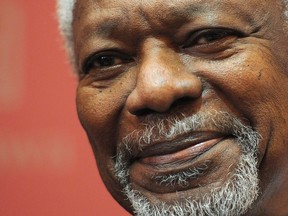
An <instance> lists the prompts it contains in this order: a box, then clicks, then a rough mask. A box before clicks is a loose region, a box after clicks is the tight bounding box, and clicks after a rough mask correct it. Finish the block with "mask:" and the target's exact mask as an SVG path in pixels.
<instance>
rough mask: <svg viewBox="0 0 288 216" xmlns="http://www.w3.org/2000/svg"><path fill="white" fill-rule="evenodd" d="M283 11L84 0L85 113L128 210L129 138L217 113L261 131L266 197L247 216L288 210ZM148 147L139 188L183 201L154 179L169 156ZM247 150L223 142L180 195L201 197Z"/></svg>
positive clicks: (224, 0) (79, 32)
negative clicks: (124, 163) (120, 157)
mask: <svg viewBox="0 0 288 216" xmlns="http://www.w3.org/2000/svg"><path fill="white" fill-rule="evenodd" d="M282 13H283V8H282V6H281V4H280V1H276V3H275V0H266V1H263V0H261V1H260V0H251V1H244V0H237V1H236V0H215V1H208V0H172V1H156V0H149V1H148V0H147V1H146V0H145V1H143V0H142V1H140V0H124V1H112V0H111V1H109V0H102V1H100V0H78V2H77V4H76V9H75V11H74V22H73V32H74V45H75V56H76V65H77V68H78V72H79V85H78V89H77V109H78V114H79V119H80V121H81V123H82V125H83V127H84V129H85V130H86V132H87V134H88V137H89V140H90V142H91V145H92V147H93V150H94V153H95V157H96V160H97V164H98V168H99V171H100V174H101V176H102V178H103V181H104V183H105V184H106V186H107V188H108V190H109V191H110V193H111V194H112V195H113V196H114V198H115V199H116V200H117V201H118V202H119V203H120V204H121V205H122V206H123V207H124V208H126V209H127V210H128V211H130V212H132V209H131V207H130V204H129V202H128V201H127V200H126V199H125V197H124V195H123V194H122V193H121V189H122V188H121V186H120V185H119V183H118V181H117V180H116V178H115V176H114V172H113V166H114V163H115V161H114V159H113V156H115V154H116V152H117V151H119V149H120V148H121V146H119V143H120V141H121V140H122V139H123V138H124V137H125V136H126V135H127V134H129V133H131V132H132V131H134V130H136V129H143V124H142V123H143V122H145V118H146V117H151V116H152V117H154V118H156V119H157V118H166V117H169V116H171V115H174V114H175V113H185V115H186V116H192V115H193V114H195V113H197V112H209V111H211V110H216V111H225V112H228V113H231V114H233V115H235V116H237V117H238V118H240V119H241V120H242V121H243V123H244V124H246V125H250V126H252V127H253V128H254V129H255V130H257V131H258V132H259V133H260V134H261V136H262V139H261V142H260V144H259V149H258V169H259V178H260V188H261V194H260V196H259V198H258V199H257V201H256V202H255V203H254V204H253V206H252V207H251V209H250V210H249V212H248V213H247V214H246V215H253V216H255V215H261V216H264V215H267V216H268V215H270V216H271V215H288V206H287V203H288V166H287V164H288V156H287V155H288V143H287V140H288V139H287V129H288V125H287V119H288V112H287V105H288V97H287V95H288V85H287V83H288V72H287V69H286V68H287V66H288V65H287V62H288V61H287V59H288V52H287V50H286V47H288V42H287V41H288V38H287V36H286V35H285V33H286V32H284V26H285V20H284V19H283V17H282V16H281V15H282ZM286 25H287V24H286ZM198 135H199V136H200V137H202V138H203V137H205V136H207V139H206V141H207V142H208V141H211V140H212V141H211V142H213V140H214V139H216V138H221V136H220V137H217V136H215V132H211V131H202V132H198ZM222 138H223V137H222ZM164 141H165V140H163V142H164ZM147 154H148V153H147ZM147 154H146V155H145V151H144V153H143V154H142V156H141V157H140V158H138V159H137V160H133V161H129V163H130V166H129V172H130V176H131V177H130V181H131V183H132V187H133V188H134V189H137V190H139V191H141V192H142V193H144V194H145V195H146V196H147V197H148V199H150V200H152V201H155V202H158V201H161V200H165V201H167V202H170V201H177V200H178V199H179V197H178V195H179V193H178V195H176V192H175V191H176V190H175V188H174V189H173V188H172V189H171V188H168V187H166V186H162V187H159V186H157V185H155V184H153V181H152V180H151V176H153V174H154V173H155V172H156V171H155V167H153V164H157V163H159V164H161V163H162V162H163V157H159V156H157V155H156V156H155V155H154V156H155V157H153V158H152V159H153V160H152V159H151V157H150V158H149V157H148V156H147ZM240 154H241V149H240V148H239V146H238V145H237V143H235V141H234V140H226V139H223V141H221V142H219V143H218V144H217V145H216V146H215V148H214V147H213V148H212V149H211V150H209V152H208V154H205V155H200V157H199V158H200V159H199V161H200V162H201V161H204V160H207V159H208V158H209V159H210V160H211V161H212V162H213V164H214V165H215V166H214V168H213V169H212V168H211V170H213V172H209V171H208V172H207V173H205V174H204V175H203V176H202V177H201V179H200V180H199V181H201V182H197V181H198V180H195V182H193V183H191V184H192V185H194V186H195V185H199V184H200V183H201V185H204V186H203V187H202V188H201V187H199V188H196V189H195V188H194V189H191V188H187V189H185V190H183V191H181V192H180V194H181V196H182V197H183V196H184V197H185V196H192V194H194V195H193V196H200V197H201V196H203V194H205V192H207V191H208V189H209V188H211V187H216V186H221V185H222V184H224V183H225V182H226V181H227V179H228V178H229V175H227V170H229V171H230V172H233V170H234V168H235V166H236V164H237V162H238V160H239V156H240ZM140 155H141V154H140ZM148 155H149V154H148ZM164 155H165V154H164ZM179 155H180V156H179V161H176V166H175V167H173V166H172V168H171V170H172V171H174V172H175V171H177V169H179V168H178V166H179V164H180V162H181V160H182V159H181V157H182V156H181V154H179ZM166 156H167V157H165V158H164V159H165V160H166V161H169V160H172V159H169V155H168V154H167V155H166ZM147 158H148V159H147ZM161 160H162V162H161ZM141 161H142V162H143V161H146V162H147V163H146V164H144V165H143V163H141ZM151 161H153V163H152V162H151ZM196 163H197V161H193V162H192V165H193V164H196ZM231 163H232V166H231ZM147 164H148V165H149V166H147ZM215 167H216V168H215ZM172 171H171V172H172ZM163 172H168V173H169V172H170V171H167V170H164V171H163ZM143 173H145V175H144V174H143ZM151 181H152V182H151ZM195 194H196V195H195ZM178 201H179V200H178ZM180 201H181V200H180Z"/></svg>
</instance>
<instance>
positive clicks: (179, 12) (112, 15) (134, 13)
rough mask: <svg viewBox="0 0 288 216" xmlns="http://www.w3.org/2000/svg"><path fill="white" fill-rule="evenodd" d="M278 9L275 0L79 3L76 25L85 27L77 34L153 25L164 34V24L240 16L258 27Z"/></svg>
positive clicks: (97, 0) (104, 0) (91, 0)
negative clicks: (89, 30) (88, 30)
mask: <svg viewBox="0 0 288 216" xmlns="http://www.w3.org/2000/svg"><path fill="white" fill-rule="evenodd" d="M275 8H276V7H275V1H274V0H273V2H272V1H271V0H266V1H265V0H249V1H246V0H169V1H167V0H121V1H117V0H78V1H77V3H76V7H75V11H74V16H75V17H74V23H75V22H76V23H78V26H79V25H80V26H82V27H81V28H80V29H79V28H78V29H77V31H79V30H81V31H83V32H86V30H87V28H89V29H91V30H93V32H99V33H104V34H105V33H107V31H106V30H107V29H113V28H121V27H120V26H125V25H126V26H128V27H129V28H132V26H133V27H137V28H142V29H145V28H146V27H147V28H150V27H151V26H152V27H154V28H158V29H159V31H161V30H162V29H161V27H163V25H164V24H165V25H166V26H171V27H172V26H173V27H174V28H175V27H178V26H177V25H176V24H180V25H181V24H182V23H185V22H186V21H187V20H189V21H191V20H195V23H197V21H201V19H202V20H203V17H205V22H206V23H209V22H210V21H211V22H213V21H215V20H218V21H220V20H221V21H223V22H229V23H233V22H234V20H235V17H237V19H238V18H239V19H238V20H243V22H247V23H249V24H251V26H255V27H257V26H259V23H261V22H264V21H265V20H266V19H267V17H268V16H271V14H274V13H275ZM273 11H274V12H273ZM278 14H279V13H278ZM232 15H233V16H232ZM229 17H231V18H230V19H229ZM222 24H225V23H222ZM166 29H167V28H166ZM87 33H88V32H87Z"/></svg>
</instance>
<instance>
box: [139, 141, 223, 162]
mask: <svg viewBox="0 0 288 216" xmlns="http://www.w3.org/2000/svg"><path fill="white" fill-rule="evenodd" d="M222 139H223V138H216V139H211V140H207V141H205V142H202V143H199V144H196V145H193V146H191V147H189V148H186V149H183V150H181V151H178V152H174V153H171V154H166V155H156V156H151V157H145V158H142V159H141V162H142V163H144V164H147V165H164V164H170V163H175V162H177V161H184V160H185V159H190V160H191V159H193V158H195V157H197V156H199V155H201V154H203V153H204V152H206V151H208V150H209V149H210V148H212V147H213V146H214V145H216V144H217V143H219V142H220V141H221V140H222Z"/></svg>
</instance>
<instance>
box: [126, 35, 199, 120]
mask: <svg viewBox="0 0 288 216" xmlns="http://www.w3.org/2000/svg"><path fill="white" fill-rule="evenodd" d="M142 49H143V51H142V56H143V57H142V61H141V62H140V64H139V69H138V73H137V80H136V86H135V88H134V89H133V91H132V92H131V94H130V95H129V96H128V98H127V101H126V105H127V109H128V111H129V112H130V113H131V114H133V115H138V114H140V113H143V111H147V110H149V111H150V112H151V111H153V112H166V111H168V110H169V109H170V107H171V105H172V104H173V103H175V102H176V101H177V100H179V99H181V98H187V97H188V98H194V99H195V98H198V97H200V96H201V94H202V83H201V81H200V79H199V78H198V77H197V76H195V74H193V73H191V72H190V73H189V72H188V71H187V69H186V67H185V66H184V64H183V63H182V62H181V60H180V57H179V54H178V53H176V52H175V51H174V50H173V49H172V48H169V47H168V46H167V45H165V43H164V42H160V41H153V40H152V41H151V40H150V41H147V42H146V43H144V45H143V47H142Z"/></svg>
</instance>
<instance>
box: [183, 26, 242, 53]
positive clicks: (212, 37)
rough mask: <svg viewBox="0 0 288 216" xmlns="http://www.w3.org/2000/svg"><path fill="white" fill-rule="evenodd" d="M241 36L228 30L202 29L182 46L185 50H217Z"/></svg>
mask: <svg viewBox="0 0 288 216" xmlns="http://www.w3.org/2000/svg"><path fill="white" fill-rule="evenodd" d="M242 36H243V35H242V34H241V33H240V32H238V31H234V30H230V29H204V30H199V31H197V32H195V33H193V34H192V35H191V36H190V38H189V39H188V41H187V42H186V43H185V45H184V46H183V48H184V49H186V48H194V47H195V48H198V47H211V48H217V47H218V48H219V47H221V46H223V45H225V44H226V43H227V42H231V41H233V40H236V39H237V38H238V37H242Z"/></svg>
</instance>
